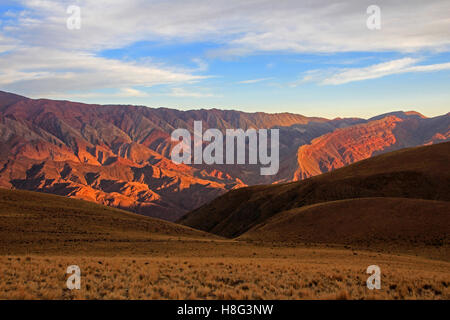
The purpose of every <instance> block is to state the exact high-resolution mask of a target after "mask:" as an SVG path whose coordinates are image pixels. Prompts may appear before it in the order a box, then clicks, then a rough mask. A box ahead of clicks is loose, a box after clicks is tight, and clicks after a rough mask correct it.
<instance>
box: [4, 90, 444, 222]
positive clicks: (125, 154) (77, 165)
mask: <svg viewBox="0 0 450 320" xmlns="http://www.w3.org/2000/svg"><path fill="white" fill-rule="evenodd" d="M200 120H201V121H202V122H203V128H204V130H206V129H208V128H218V129H220V130H221V131H223V132H224V131H225V130H226V129H231V128H241V129H244V130H246V129H249V128H254V129H268V128H278V129H280V170H279V172H278V174H277V175H275V176H260V174H259V173H260V171H259V168H260V166H259V165H257V166H255V165H242V166H237V165H213V166H207V165H192V166H188V165H176V164H174V163H173V162H172V161H171V160H170V158H169V157H170V152H171V150H172V148H173V147H174V142H172V141H171V140H170V134H171V133H172V131H173V130H175V129H178V128H186V129H188V130H190V131H191V132H192V131H193V123H194V121H200ZM0 133H1V137H0V187H3V188H7V189H23V190H30V191H38V192H45V193H52V194H56V195H62V196H68V197H72V198H77V199H83V200H89V201H93V202H97V203H100V204H104V205H108V206H112V207H117V208H121V209H125V210H129V211H133V212H136V213H140V214H144V215H147V216H152V217H158V218H163V219H166V220H172V221H173V220H176V219H178V218H180V217H181V216H183V215H184V214H185V213H186V212H188V211H190V210H192V209H195V208H197V207H200V206H201V205H203V204H205V203H207V202H209V201H211V200H213V199H215V198H217V197H218V196H220V195H222V194H224V193H226V192H227V191H229V190H233V189H238V188H242V187H244V186H247V185H255V184H271V183H280V182H289V181H295V180H302V179H305V178H308V177H311V176H314V175H318V174H321V173H324V172H328V171H332V170H334V169H336V168H340V167H342V166H346V165H348V164H351V163H353V162H356V161H359V160H363V159H366V158H369V157H372V156H374V155H377V154H381V153H384V152H388V151H393V150H397V149H401V148H405V147H411V146H418V145H424V144H433V143H437V142H444V141H447V140H449V139H450V116H449V114H446V115H443V116H440V117H435V118H425V117H424V116H422V115H420V114H417V113H414V112H409V113H408V112H406V113H405V112H396V113H392V114H386V115H381V116H378V117H376V118H373V119H368V120H365V119H358V118H348V119H339V118H338V119H333V120H328V119H324V118H319V117H305V116H302V115H297V114H292V113H280V114H266V113H245V112H240V111H233V110H217V109H211V110H192V111H179V110H174V109H167V108H148V107H143V106H129V105H88V104H82V103H75V102H69V101H55V100H48V99H29V98H26V97H22V96H18V95H15V94H11V93H6V92H0Z"/></svg>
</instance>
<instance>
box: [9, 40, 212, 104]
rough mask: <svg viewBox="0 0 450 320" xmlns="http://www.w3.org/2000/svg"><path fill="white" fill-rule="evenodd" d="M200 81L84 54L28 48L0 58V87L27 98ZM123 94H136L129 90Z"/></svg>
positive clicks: (174, 72)
mask: <svg viewBox="0 0 450 320" xmlns="http://www.w3.org/2000/svg"><path fill="white" fill-rule="evenodd" d="M201 79H204V77H203V76H198V75H193V74H189V73H185V72H183V71H177V70H176V69H173V68H170V67H164V66H159V65H158V66H155V65H151V64H138V63H134V62H124V61H120V60H116V59H107V58H102V57H98V56H96V55H95V54H92V53H84V52H72V51H61V50H55V49H47V48H41V47H31V48H20V49H16V50H14V51H10V52H8V53H5V54H3V55H0V85H1V86H2V87H3V88H5V89H9V90H11V91H16V92H26V93H28V94H31V95H34V94H54V93H59V92H71V91H83V90H85V91H91V90H95V89H105V88H123V87H125V88H132V87H134V86H144V87H151V86H154V85H157V84H176V83H192V82H195V81H199V80H201ZM127 94H136V92H132V91H130V90H129V91H128V92H127Z"/></svg>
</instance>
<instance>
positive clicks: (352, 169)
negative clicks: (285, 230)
mask: <svg viewBox="0 0 450 320" xmlns="http://www.w3.org/2000/svg"><path fill="white" fill-rule="evenodd" d="M449 163H450V143H448V142H447V143H441V144H436V145H431V146H425V147H416V148H409V149H403V150H399V151H395V152H390V153H386V154H383V155H379V156H376V157H373V158H370V159H366V160H363V161H360V162H357V163H355V164H353V165H350V166H347V167H344V168H341V169H337V170H335V171H332V172H329V173H326V174H322V175H320V176H315V177H312V178H310V179H307V180H303V181H299V182H292V183H287V184H280V185H265V186H254V187H248V188H243V189H238V190H233V191H231V192H228V193H227V194H225V195H223V196H221V197H219V198H218V199H216V200H214V201H212V202H210V203H209V204H207V205H205V206H202V207H200V208H198V209H197V210H194V211H192V212H190V213H189V214H187V215H186V216H184V217H183V218H182V219H181V220H180V221H179V222H180V223H182V224H184V225H187V226H191V227H193V228H196V229H200V230H205V231H208V232H211V233H215V234H218V235H222V236H226V237H237V236H240V235H241V234H243V233H244V232H246V231H248V230H249V229H251V228H252V227H254V226H256V225H257V224H260V223H262V222H264V221H266V220H267V219H268V218H270V217H272V216H274V215H276V214H277V213H279V212H282V211H286V210H290V209H294V208H300V207H302V206H307V205H312V204H316V203H322V202H329V201H335V200H344V199H354V198H367V197H393V198H417V199H428V200H440V201H450V168H449V165H448V164H449Z"/></svg>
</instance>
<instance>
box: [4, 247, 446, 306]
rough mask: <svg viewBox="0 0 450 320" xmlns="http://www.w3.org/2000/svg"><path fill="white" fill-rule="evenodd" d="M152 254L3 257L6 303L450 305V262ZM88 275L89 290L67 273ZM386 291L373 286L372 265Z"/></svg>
mask: <svg viewBox="0 0 450 320" xmlns="http://www.w3.org/2000/svg"><path fill="white" fill-rule="evenodd" d="M156 247H159V248H160V250H157V249H155V250H152V253H148V254H146V255H142V254H136V253H134V254H133V253H132V254H124V253H125V251H122V254H121V255H115V253H114V252H115V251H114V250H113V251H111V252H110V254H109V255H108V256H86V255H79V254H75V255H58V256H55V255H45V254H42V255H20V256H18V255H4V256H0V274H1V277H0V298H1V299H450V288H449V285H450V263H449V262H444V261H439V260H431V259H426V258H421V257H413V256H404V255H396V254H386V253H373V252H367V251H359V250H356V251H355V250H352V249H345V248H341V249H339V248H326V247H295V248H288V247H271V246H261V245H254V244H247V243H235V242H226V241H225V242H215V241H209V242H198V241H193V242H185V241H177V240H174V241H168V242H163V243H160V244H158V245H157V244H155V248H156ZM74 264H75V265H78V266H79V267H80V268H81V273H82V274H81V276H82V280H81V289H80V290H68V289H67V288H66V280H67V278H68V275H67V274H66V268H67V267H68V266H69V265H74ZM372 264H376V265H378V266H380V268H381V273H382V277H381V286H382V288H381V290H369V289H367V287H366V280H367V278H368V276H369V275H368V274H366V269H367V267H368V266H369V265H372Z"/></svg>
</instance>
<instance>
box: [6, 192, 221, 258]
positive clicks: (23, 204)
mask: <svg viewBox="0 0 450 320" xmlns="http://www.w3.org/2000/svg"><path fill="white" fill-rule="evenodd" d="M169 238H174V239H178V238H180V239H203V240H207V239H217V237H215V236H213V235H210V234H206V233H204V232H202V231H197V230H193V229H191V228H188V227H184V226H180V225H177V224H174V223H171V222H167V221H164V220H159V219H155V218H149V217H145V216H142V215H138V214H134V213H131V212H127V211H123V210H119V209H115V208H109V207H105V206H102V205H99V204H96V203H91V202H87V201H82V200H76V199H69V198H66V197H59V196H55V195H47V194H42V193H37V192H30V191H21V190H6V189H0V243H1V246H0V248H1V249H0V251H1V253H2V254H11V253H15V252H17V251H24V250H27V248H29V250H30V252H34V253H36V252H45V251H46V250H47V251H51V250H56V249H58V250H59V252H64V248H65V247H66V250H69V249H70V247H71V246H78V247H80V248H84V250H88V249H89V247H90V246H92V245H93V244H97V245H98V244H99V243H100V245H102V246H103V248H104V249H105V253H106V252H107V251H109V250H110V249H113V248H114V246H120V245H121V243H132V244H133V243H134V245H139V243H145V242H149V241H162V240H168V239H169ZM80 248H78V249H80ZM108 248H109V249H108ZM117 250H119V248H117ZM69 252H70V250H69V251H68V252H67V253H69Z"/></svg>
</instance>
